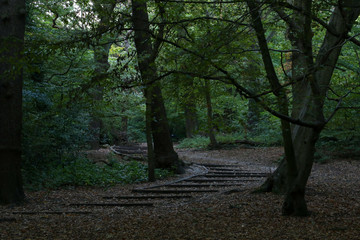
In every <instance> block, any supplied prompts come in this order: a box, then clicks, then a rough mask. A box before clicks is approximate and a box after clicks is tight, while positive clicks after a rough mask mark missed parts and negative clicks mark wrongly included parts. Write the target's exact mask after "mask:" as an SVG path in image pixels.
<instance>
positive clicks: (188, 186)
mask: <svg viewBox="0 0 360 240" xmlns="http://www.w3.org/2000/svg"><path fill="white" fill-rule="evenodd" d="M242 185H244V184H241V183H233V184H232V183H208V184H171V185H168V187H175V188H191V187H193V188H201V187H231V186H242Z"/></svg>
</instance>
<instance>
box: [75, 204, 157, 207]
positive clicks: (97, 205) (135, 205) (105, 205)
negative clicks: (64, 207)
mask: <svg viewBox="0 0 360 240" xmlns="http://www.w3.org/2000/svg"><path fill="white" fill-rule="evenodd" d="M69 206H77V207H79V206H94V207H152V206H154V204H153V203H70V204H69Z"/></svg>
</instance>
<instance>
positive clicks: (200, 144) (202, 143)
mask: <svg viewBox="0 0 360 240" xmlns="http://www.w3.org/2000/svg"><path fill="white" fill-rule="evenodd" d="M209 144H210V140H209V138H208V137H203V136H195V137H193V138H185V139H183V140H181V141H180V143H179V145H178V146H177V147H178V148H196V149H205V148H207V146H208V145H209Z"/></svg>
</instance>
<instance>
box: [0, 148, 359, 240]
mask: <svg viewBox="0 0 360 240" xmlns="http://www.w3.org/2000/svg"><path fill="white" fill-rule="evenodd" d="M281 153H282V149H277V148H271V149H258V151H256V149H233V150H227V151H224V150H216V151H210V152H209V151H193V152H184V153H183V155H186V157H187V159H191V157H192V156H193V157H194V158H193V159H194V161H198V162H199V163H201V162H207V163H226V164H231V163H234V162H236V163H239V162H241V165H242V166H243V167H244V168H245V169H249V170H255V171H262V170H264V169H269V168H271V167H274V161H275V160H276V159H277V158H278V157H279V156H280V155H281ZM180 154H182V153H180ZM359 173H360V162H358V161H351V162H348V161H339V160H338V161H330V162H329V163H327V164H321V165H320V164H319V165H318V164H317V165H315V166H314V170H313V173H312V176H311V178H310V180H309V185H308V186H309V188H308V191H307V197H306V199H307V202H308V207H309V209H310V210H311V211H312V215H311V216H310V217H307V218H294V217H283V216H281V215H280V214H281V205H282V201H283V197H282V196H279V195H274V194H269V193H267V194H252V193H251V191H252V190H253V189H254V188H255V187H256V186H257V185H258V184H259V182H246V183H245V184H244V186H240V187H238V186H236V188H234V187H233V188H230V189H228V191H230V192H229V194H223V193H224V191H222V192H218V193H202V195H201V196H200V197H194V198H187V199H176V198H175V199H173V198H165V199H156V200H154V199H152V200H151V201H154V203H155V204H154V207H152V208H149V207H122V206H112V207H104V206H101V204H99V206H81V207H80V206H70V205H69V203H72V202H79V203H86V202H90V203H91V202H99V203H104V205H105V204H106V203H109V201H111V202H114V201H119V203H126V202H127V203H131V202H136V199H113V198H111V199H103V196H109V195H111V196H126V195H129V194H131V192H130V190H131V189H133V188H134V187H142V186H145V185H146V184H141V185H127V186H114V187H112V188H109V189H107V190H105V189H101V188H76V189H62V190H56V191H41V192H33V193H27V195H28V203H26V204H24V205H22V206H12V207H9V206H7V207H3V206H2V207H0V239H4V240H5V239H126V240H130V239H139V240H140V239H141V240H142V239H171V240H176V239H179V240H180V239H192V240H193V239H199V240H200V239H201V240H204V239H214V240H215V239H224V240H225V239H226V240H228V239H274V240H276V239H282V240H283V239H289V240H290V239H291V240H293V239H302V240H305V239H311V240H313V239H359V237H358V236H360V202H359V199H360V191H359V189H360V188H359V186H360V174H359ZM232 189H235V190H236V191H232ZM141 201H143V200H141ZM46 211H48V212H51V211H54V212H55V211H58V212H60V211H64V212H65V213H71V212H76V211H77V212H79V214H13V213H14V212H46ZM82 211H84V212H88V213H87V214H81V213H80V212H82ZM1 219H4V221H2V220H1Z"/></svg>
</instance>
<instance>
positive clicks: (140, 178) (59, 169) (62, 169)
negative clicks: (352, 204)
mask: <svg viewBox="0 0 360 240" xmlns="http://www.w3.org/2000/svg"><path fill="white" fill-rule="evenodd" d="M172 174H173V173H172V172H170V171H168V170H163V169H156V170H155V175H156V178H158V179H162V178H166V177H168V176H171V175H172ZM23 175H24V182H25V188H27V189H29V190H40V189H54V188H59V187H67V186H101V187H106V186H112V185H115V184H128V183H138V182H144V181H147V166H146V165H144V164H142V163H139V162H136V161H132V162H129V163H119V162H117V161H116V160H112V161H110V164H109V165H104V166H99V165H96V164H94V163H93V162H91V161H90V160H88V159H86V158H84V157H78V158H75V159H73V161H71V162H68V163H67V164H65V165H54V166H52V167H49V168H48V169H47V170H46V171H40V170H39V169H37V168H33V169H31V170H30V171H29V169H28V170H24V171H23Z"/></svg>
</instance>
